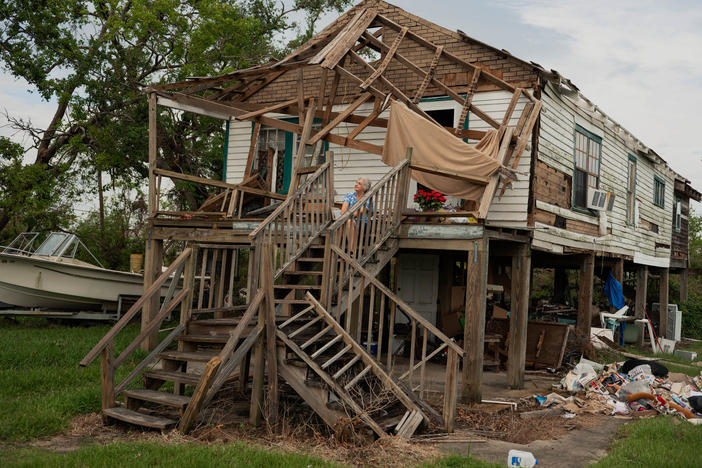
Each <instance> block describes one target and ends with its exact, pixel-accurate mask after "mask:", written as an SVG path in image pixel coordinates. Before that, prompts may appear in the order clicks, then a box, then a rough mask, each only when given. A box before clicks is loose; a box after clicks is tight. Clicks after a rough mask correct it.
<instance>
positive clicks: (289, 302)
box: [273, 299, 310, 305]
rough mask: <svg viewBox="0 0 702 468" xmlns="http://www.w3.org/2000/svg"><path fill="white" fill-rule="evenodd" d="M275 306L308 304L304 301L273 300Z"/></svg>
mask: <svg viewBox="0 0 702 468" xmlns="http://www.w3.org/2000/svg"><path fill="white" fill-rule="evenodd" d="M273 302H274V303H275V304H306V305H310V303H309V302H308V301H307V300H306V299H273Z"/></svg>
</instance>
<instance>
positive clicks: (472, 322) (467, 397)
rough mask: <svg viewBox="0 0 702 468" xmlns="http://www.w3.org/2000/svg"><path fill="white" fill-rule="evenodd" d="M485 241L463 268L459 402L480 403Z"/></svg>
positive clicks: (473, 250)
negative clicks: (462, 323)
mask: <svg viewBox="0 0 702 468" xmlns="http://www.w3.org/2000/svg"><path fill="white" fill-rule="evenodd" d="M488 246H489V240H488V238H487V237H483V238H482V239H479V240H476V241H474V242H473V248H469V249H468V258H467V264H466V271H467V274H466V305H465V307H466V308H465V327H464V330H463V343H464V345H463V347H464V349H463V376H462V385H461V387H462V392H461V400H462V401H463V402H464V403H480V400H481V399H482V393H481V390H480V385H481V383H482V376H483V348H484V346H485V345H484V341H485V307H486V296H487V269H488V256H489V250H488Z"/></svg>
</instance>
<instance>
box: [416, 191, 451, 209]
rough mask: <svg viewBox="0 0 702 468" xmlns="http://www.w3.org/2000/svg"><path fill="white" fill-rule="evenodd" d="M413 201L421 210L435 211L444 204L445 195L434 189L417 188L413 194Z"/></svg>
mask: <svg viewBox="0 0 702 468" xmlns="http://www.w3.org/2000/svg"><path fill="white" fill-rule="evenodd" d="M414 201H415V202H416V203H417V204H418V205H419V207H420V208H421V209H422V211H437V210H439V209H440V208H442V207H443V206H444V203H445V202H446V197H445V196H444V195H443V194H442V193H440V192H437V191H436V190H422V189H419V190H417V193H415V194H414Z"/></svg>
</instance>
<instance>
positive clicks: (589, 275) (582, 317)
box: [576, 253, 595, 340]
mask: <svg viewBox="0 0 702 468" xmlns="http://www.w3.org/2000/svg"><path fill="white" fill-rule="evenodd" d="M594 279H595V254H594V253H590V254H585V255H583V258H582V260H581V263H580V277H579V280H578V321H577V323H576V327H577V329H578V331H579V332H580V334H581V336H583V337H585V339H586V340H588V339H590V322H591V321H592V316H591V314H592V287H593V282H594Z"/></svg>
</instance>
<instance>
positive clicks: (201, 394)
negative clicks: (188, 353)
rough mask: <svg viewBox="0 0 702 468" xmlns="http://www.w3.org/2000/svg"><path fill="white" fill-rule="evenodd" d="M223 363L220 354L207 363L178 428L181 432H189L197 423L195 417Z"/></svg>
mask: <svg viewBox="0 0 702 468" xmlns="http://www.w3.org/2000/svg"><path fill="white" fill-rule="evenodd" d="M221 364H222V360H221V359H220V358H219V357H218V356H215V357H213V358H212V359H210V361H209V362H208V363H207V366H206V367H205V371H204V372H203V373H202V377H200V381H199V382H198V383H197V386H196V387H195V390H194V392H193V396H192V397H190V403H188V407H187V408H186V409H185V413H183V417H182V418H181V420H180V423H179V424H178V430H179V431H180V432H181V433H183V434H187V433H188V432H190V429H191V428H192V427H193V424H195V419H196V418H197V415H198V414H199V413H200V408H202V403H203V401H204V400H205V396H206V395H207V390H209V388H210V385H211V384H212V379H214V377H215V375H217V370H218V369H219V366H220V365H221Z"/></svg>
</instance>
